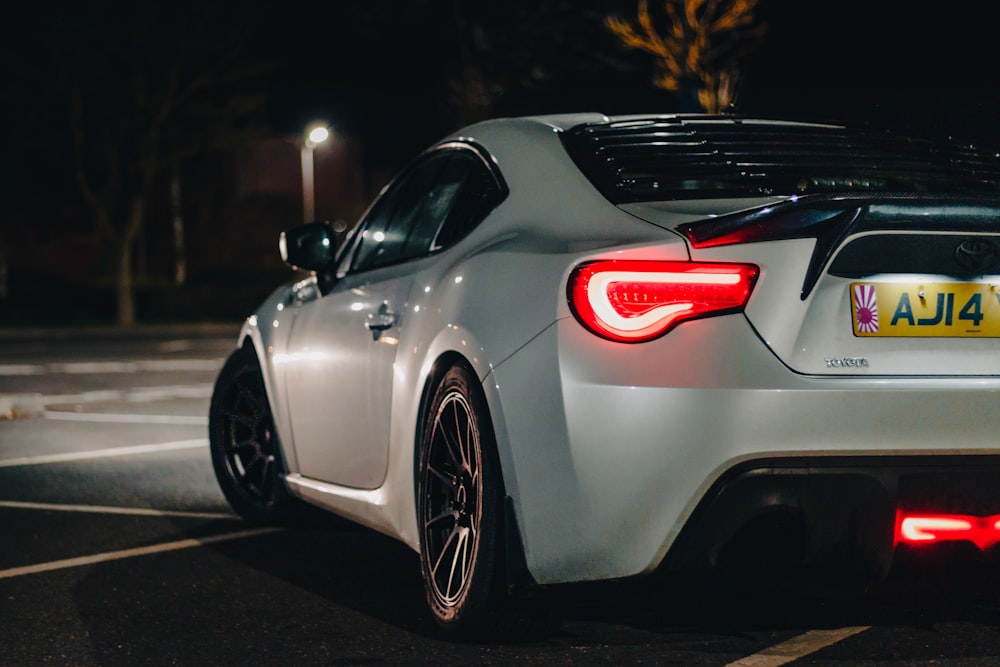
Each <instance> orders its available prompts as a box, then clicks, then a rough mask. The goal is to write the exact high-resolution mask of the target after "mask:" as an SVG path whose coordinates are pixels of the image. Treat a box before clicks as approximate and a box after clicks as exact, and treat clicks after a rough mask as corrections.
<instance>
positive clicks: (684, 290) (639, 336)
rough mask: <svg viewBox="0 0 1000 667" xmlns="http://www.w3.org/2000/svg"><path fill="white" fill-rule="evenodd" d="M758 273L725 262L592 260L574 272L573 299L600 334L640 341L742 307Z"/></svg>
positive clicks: (582, 316) (585, 322)
mask: <svg viewBox="0 0 1000 667" xmlns="http://www.w3.org/2000/svg"><path fill="white" fill-rule="evenodd" d="M759 272H760V270H759V269H758V268H757V267H756V266H754V265H753V264H730V263H722V262H658V261H639V260H634V261H628V260H609V261H601V262H592V263H589V264H582V265H580V266H578V267H577V268H576V269H574V270H573V273H572V275H571V276H570V280H569V303H570V307H571V308H572V309H573V314H574V315H576V317H577V319H579V320H580V322H581V323H583V325H584V326H585V327H587V328H588V329H590V330H591V331H593V332H594V333H596V334H597V335H599V336H603V337H604V338H608V339H610V340H615V341H621V342H626V343H638V342H642V341H647V340H650V339H652V338H656V337H657V336H662V335H663V334H665V333H667V332H668V331H670V329H672V328H673V327H674V326H676V325H677V324H678V323H680V322H683V321H684V320H690V319H694V318H697V317H706V316H708V315H722V314H724V313H733V312H739V311H741V310H742V309H743V307H744V306H745V305H746V303H747V300H748V299H749V298H750V291H751V290H752V289H753V285H754V283H755V282H756V280H757V274H758V273H759Z"/></svg>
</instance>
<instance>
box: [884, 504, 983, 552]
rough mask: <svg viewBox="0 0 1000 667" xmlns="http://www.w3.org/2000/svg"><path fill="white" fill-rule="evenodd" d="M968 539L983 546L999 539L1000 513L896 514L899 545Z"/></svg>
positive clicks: (978, 545)
mask: <svg viewBox="0 0 1000 667" xmlns="http://www.w3.org/2000/svg"><path fill="white" fill-rule="evenodd" d="M958 540H965V541H968V542H972V543H973V544H975V545H976V546H977V547H979V548H980V549H983V550H985V549H989V548H990V547H992V546H993V545H995V544H997V543H998V542H1000V515H995V516H990V517H981V516H971V515H966V514H909V513H905V512H902V511H900V512H897V513H896V544H901V543H904V544H934V543H936V542H946V541H950V542H953V541H958Z"/></svg>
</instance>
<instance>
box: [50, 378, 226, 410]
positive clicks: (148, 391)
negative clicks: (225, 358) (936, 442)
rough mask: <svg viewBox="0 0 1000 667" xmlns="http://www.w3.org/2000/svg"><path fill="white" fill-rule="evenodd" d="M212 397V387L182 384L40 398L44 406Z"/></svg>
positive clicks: (104, 390)
mask: <svg viewBox="0 0 1000 667" xmlns="http://www.w3.org/2000/svg"><path fill="white" fill-rule="evenodd" d="M211 395H212V385H211V384H209V383H204V384H182V385H172V386H164V387H137V388H135V389H129V390H127V391H123V390H120V389H98V390H95V391H85V392H82V393H79V394H61V395H60V394H55V395H51V394H50V395H45V396H42V402H43V403H44V404H45V405H59V404H63V403H96V402H98V401H128V402H129V403H146V402H150V401H165V400H170V399H174V398H208V397H209V396H211Z"/></svg>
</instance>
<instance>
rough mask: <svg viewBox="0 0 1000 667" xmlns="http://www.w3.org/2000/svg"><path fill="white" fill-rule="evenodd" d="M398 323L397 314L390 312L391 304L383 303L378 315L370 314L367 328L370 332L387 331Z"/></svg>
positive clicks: (366, 324)
mask: <svg viewBox="0 0 1000 667" xmlns="http://www.w3.org/2000/svg"><path fill="white" fill-rule="evenodd" d="M395 323H396V313H394V312H392V311H391V310H389V304H388V303H386V302H384V301H383V302H382V305H381V306H379V307H378V311H377V312H376V313H368V321H367V322H365V326H366V327H368V329H369V330H370V331H385V330H386V329H388V328H390V327H391V326H392V325H394V324H395Z"/></svg>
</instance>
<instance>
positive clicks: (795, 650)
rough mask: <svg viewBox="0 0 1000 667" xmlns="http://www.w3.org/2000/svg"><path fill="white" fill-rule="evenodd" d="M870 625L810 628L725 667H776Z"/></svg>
mask: <svg viewBox="0 0 1000 667" xmlns="http://www.w3.org/2000/svg"><path fill="white" fill-rule="evenodd" d="M870 627H871V626H870V625H859V626H854V627H848V628H836V629H834V630H810V631H809V632H806V633H804V634H801V635H799V636H798V637H792V638H791V639H789V640H788V641H784V642H781V643H780V644H775V645H774V646H771V647H768V648H766V649H764V650H763V651H761V652H760V653H754V654H753V655H748V656H747V657H745V658H740V659H739V660H737V661H735V662H731V663H729V664H728V665H726V667H778V666H779V665H784V664H786V663H789V662H791V661H793V660H798V659H799V658H802V657H804V656H807V655H809V654H810V653H815V652H816V651H818V650H820V649H821V648H826V647H827V646H830V645H831V644H836V643H837V642H839V641H841V640H844V639H847V638H848V637H851V636H853V635H856V634H858V633H859V632H864V631H865V630H867V629H868V628H870Z"/></svg>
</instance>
